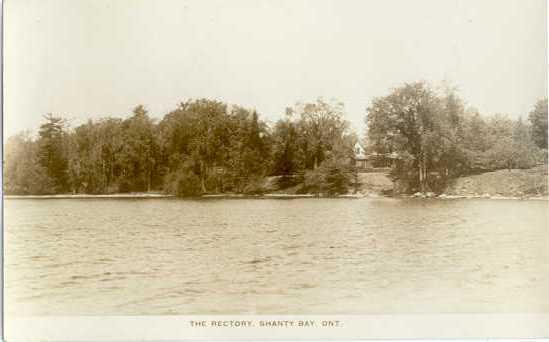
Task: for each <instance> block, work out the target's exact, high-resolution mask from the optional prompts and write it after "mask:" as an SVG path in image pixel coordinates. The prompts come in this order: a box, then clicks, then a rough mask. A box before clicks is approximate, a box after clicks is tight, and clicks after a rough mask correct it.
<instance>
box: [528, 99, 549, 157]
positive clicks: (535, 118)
mask: <svg viewBox="0 0 549 342" xmlns="http://www.w3.org/2000/svg"><path fill="white" fill-rule="evenodd" d="M528 120H530V124H531V125H532V138H533V139H534V142H535V143H536V145H537V146H538V147H539V148H543V149H547V99H546V98H545V99H543V100H539V101H538V102H537V103H536V105H535V106H534V109H533V110H532V111H531V112H530V114H529V115H528Z"/></svg>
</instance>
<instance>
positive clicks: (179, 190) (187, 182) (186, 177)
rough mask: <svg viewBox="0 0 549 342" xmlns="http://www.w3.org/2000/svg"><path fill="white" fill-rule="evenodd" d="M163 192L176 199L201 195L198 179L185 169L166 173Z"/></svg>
mask: <svg viewBox="0 0 549 342" xmlns="http://www.w3.org/2000/svg"><path fill="white" fill-rule="evenodd" d="M164 191H166V192H167V193H169V194H172V195H176V196H178V197H190V196H197V195H199V194H200V193H201V189H200V178H199V177H198V176H197V175H196V174H195V173H194V172H192V171H190V170H187V169H180V170H177V171H175V172H171V173H168V174H167V175H166V178H165V181H164Z"/></svg>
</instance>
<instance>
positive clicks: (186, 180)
mask: <svg viewBox="0 0 549 342" xmlns="http://www.w3.org/2000/svg"><path fill="white" fill-rule="evenodd" d="M365 122H366V125H367V134H366V137H363V138H362V139H359V137H358V136H357V135H356V134H355V133H354V132H353V131H352V130H351V129H350V126H349V123H348V122H347V121H346V120H345V113H344V106H343V104H342V103H339V102H337V101H326V100H323V99H318V100H316V101H313V102H304V103H296V104H295V105H294V106H292V107H289V108H287V110H286V113H285V115H284V116H283V118H282V119H280V120H278V121H277V122H276V123H274V124H272V125H271V124H268V123H267V122H266V121H264V120H262V119H261V118H260V115H259V114H258V113H257V112H256V111H255V110H253V109H248V108H244V107H241V106H237V105H229V104H227V103H224V102H221V101H216V100H209V99H197V100H189V101H186V102H183V103H181V104H179V105H178V106H177V108H175V109H174V110H172V111H171V112H169V113H168V114H166V115H165V116H164V117H163V118H162V119H161V120H154V119H152V118H151V116H150V115H149V113H148V112H147V110H146V109H145V107H143V106H142V105H139V106H137V107H136V108H135V109H134V110H133V111H132V113H131V114H130V115H129V116H128V117H127V118H125V119H120V118H112V117H106V118H102V119H98V120H89V121H88V122H86V123H85V124H82V125H79V126H77V127H74V128H71V127H69V125H68V123H67V121H66V120H65V119H64V118H62V117H60V116H56V115H53V114H48V115H45V116H44V122H43V124H42V125H41V126H40V129H39V131H38V135H37V136H36V137H33V136H32V135H31V134H30V133H28V132H26V133H21V134H18V135H15V136H13V137H10V138H9V139H8V140H7V142H6V145H5V154H4V158H5V160H4V191H5V192H6V193H7V194H19V195H25V194H60V193H87V194H108V193H118V192H146V191H162V192H166V193H170V194H175V195H178V196H196V195H200V194H205V193H246V194H258V193H262V192H265V191H266V189H265V180H266V178H267V177H269V176H278V177H276V178H275V179H276V182H277V187H279V188H286V187H298V190H297V191H298V192H303V193H322V194H341V193H346V192H348V191H350V190H352V188H353V187H354V186H356V172H357V170H356V169H355V168H354V166H353V156H354V154H353V147H354V145H355V144H356V143H357V142H358V141H361V142H362V143H363V145H365V147H366V150H367V151H368V152H369V153H377V154H385V153H394V154H396V155H397V156H398V162H397V163H396V164H395V167H394V168H393V171H392V177H393V178H394V179H395V180H396V181H398V182H399V184H403V187H404V188H405V189H404V191H406V192H410V191H431V190H432V191H436V189H438V188H440V187H441V186H442V185H443V184H444V183H445V182H447V181H448V180H449V179H452V178H455V177H458V176H461V175H465V174H470V173H475V172H483V171H487V170H495V169H501V168H528V167H532V166H534V165H536V164H539V163H543V162H546V161H547V159H546V152H547V100H540V101H539V102H538V103H537V104H536V106H535V107H534V109H533V110H532V112H531V113H530V114H529V116H528V120H527V121H523V120H521V119H518V120H511V119H509V118H507V117H505V116H502V115H495V116H492V117H486V116H482V115H480V114H479V113H478V112H476V111H472V110H467V109H466V108H465V106H464V103H463V101H462V100H461V99H460V98H459V97H458V96H457V95H456V94H455V93H454V92H451V91H447V92H446V93H443V94H441V93H440V92H436V91H434V90H432V89H431V88H430V87H429V86H428V85H427V84H425V83H421V82H420V83H412V84H405V85H403V86H402V87H399V88H396V89H394V90H393V91H392V92H391V93H390V94H389V95H387V96H384V97H379V98H376V99H374V100H373V102H372V104H371V105H370V106H369V107H368V109H367V112H366V118H365Z"/></svg>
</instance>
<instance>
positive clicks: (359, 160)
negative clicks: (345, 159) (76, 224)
mask: <svg viewBox="0 0 549 342" xmlns="http://www.w3.org/2000/svg"><path fill="white" fill-rule="evenodd" d="M353 151H354V157H353V163H354V166H355V167H356V168H358V169H366V168H371V167H372V165H371V164H370V163H369V162H368V158H367V156H366V151H365V150H364V148H363V147H362V145H361V144H360V143H358V142H357V143H356V144H355V146H354V148H353Z"/></svg>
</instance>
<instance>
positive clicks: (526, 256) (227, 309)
mask: <svg viewBox="0 0 549 342" xmlns="http://www.w3.org/2000/svg"><path fill="white" fill-rule="evenodd" d="M547 209H548V208H547V202H543V201H494V200H446V201H443V200H396V199H379V200H349V199H296V200H254V199H251V200H244V199H243V200H202V201H186V200H175V199H139V200H127V199H113V200H109V199H81V200H80V199H55V200H30V199H29V200H27V199H26V200H6V201H5V249H6V257H5V281H6V284H5V286H6V287H5V302H6V312H7V313H8V314H46V315H71V314H81V315H85V314H99V315H113V314H114V315H131V314H149V315H152V314H241V313H250V314H253V313H259V314H335V313H340V314H372V313H395V312H399V313H417V312H428V313H441V312H467V313H473V312H516V313H518V312H521V313H524V312H549V277H548V275H549V265H548V264H549V248H548V247H549V230H548V210H547Z"/></svg>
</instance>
